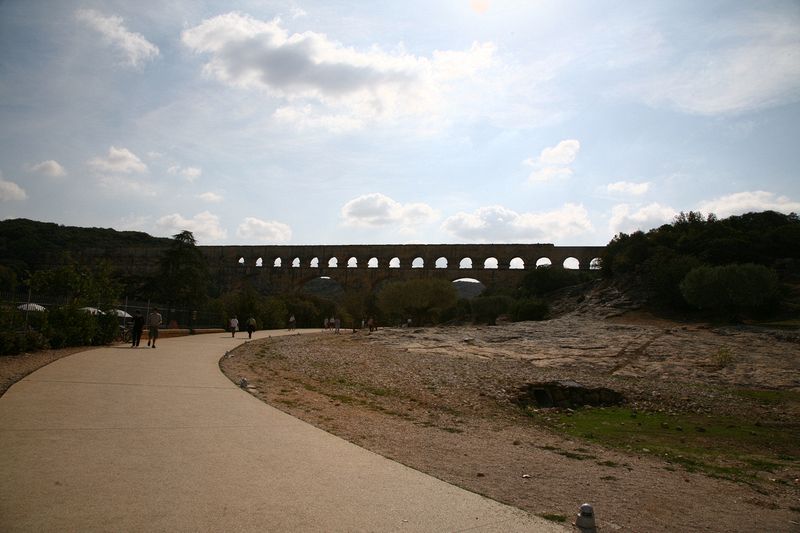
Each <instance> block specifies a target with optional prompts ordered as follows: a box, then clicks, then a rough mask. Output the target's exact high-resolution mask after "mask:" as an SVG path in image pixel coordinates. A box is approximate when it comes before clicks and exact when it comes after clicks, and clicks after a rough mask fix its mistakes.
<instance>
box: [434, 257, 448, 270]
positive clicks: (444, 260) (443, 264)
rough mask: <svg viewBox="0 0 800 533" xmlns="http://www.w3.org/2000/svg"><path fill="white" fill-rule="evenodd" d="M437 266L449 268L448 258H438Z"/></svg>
mask: <svg viewBox="0 0 800 533" xmlns="http://www.w3.org/2000/svg"><path fill="white" fill-rule="evenodd" d="M435 267H436V268H447V258H446V257H440V258H439V259H437V260H436V264H435Z"/></svg>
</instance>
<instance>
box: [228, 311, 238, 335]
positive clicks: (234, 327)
mask: <svg viewBox="0 0 800 533" xmlns="http://www.w3.org/2000/svg"><path fill="white" fill-rule="evenodd" d="M229 325H230V328H231V338H234V337H236V330H237V329H239V319H238V318H236V315H234V316H233V318H231V321H230V324H229Z"/></svg>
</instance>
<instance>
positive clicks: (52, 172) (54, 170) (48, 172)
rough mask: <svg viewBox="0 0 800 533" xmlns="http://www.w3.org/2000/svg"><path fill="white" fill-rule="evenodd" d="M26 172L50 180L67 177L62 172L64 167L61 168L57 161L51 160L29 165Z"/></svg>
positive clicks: (65, 172) (64, 172) (64, 171)
mask: <svg viewBox="0 0 800 533" xmlns="http://www.w3.org/2000/svg"><path fill="white" fill-rule="evenodd" d="M28 171H29V172H33V173H35V174H41V175H42V176H47V177H50V178H59V177H62V176H66V175H67V171H66V170H64V167H62V166H61V165H60V164H59V162H58V161H53V160H52V159H48V160H47V161H42V162H41V163H36V164H35V165H30V166H29V167H28Z"/></svg>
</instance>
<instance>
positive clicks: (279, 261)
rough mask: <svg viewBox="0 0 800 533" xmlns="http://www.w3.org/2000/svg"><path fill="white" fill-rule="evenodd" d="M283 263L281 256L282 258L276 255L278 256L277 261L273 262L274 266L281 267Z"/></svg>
mask: <svg viewBox="0 0 800 533" xmlns="http://www.w3.org/2000/svg"><path fill="white" fill-rule="evenodd" d="M281 265H282V261H281V258H280V257H276V258H275V261H274V262H273V263H272V266H273V267H274V268H280V267H281Z"/></svg>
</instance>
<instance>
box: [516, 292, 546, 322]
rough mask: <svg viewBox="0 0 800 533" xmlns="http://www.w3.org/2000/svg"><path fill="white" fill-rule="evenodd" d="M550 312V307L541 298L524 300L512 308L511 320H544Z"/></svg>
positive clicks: (517, 302) (518, 301)
mask: <svg viewBox="0 0 800 533" xmlns="http://www.w3.org/2000/svg"><path fill="white" fill-rule="evenodd" d="M549 312H550V306H549V305H548V304H547V302H546V301H544V300H542V299H539V298H523V299H521V300H517V301H516V302H514V304H513V305H512V306H511V319H512V320H513V321H514V322H521V321H523V320H544V319H545V318H546V317H547V313H549Z"/></svg>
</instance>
